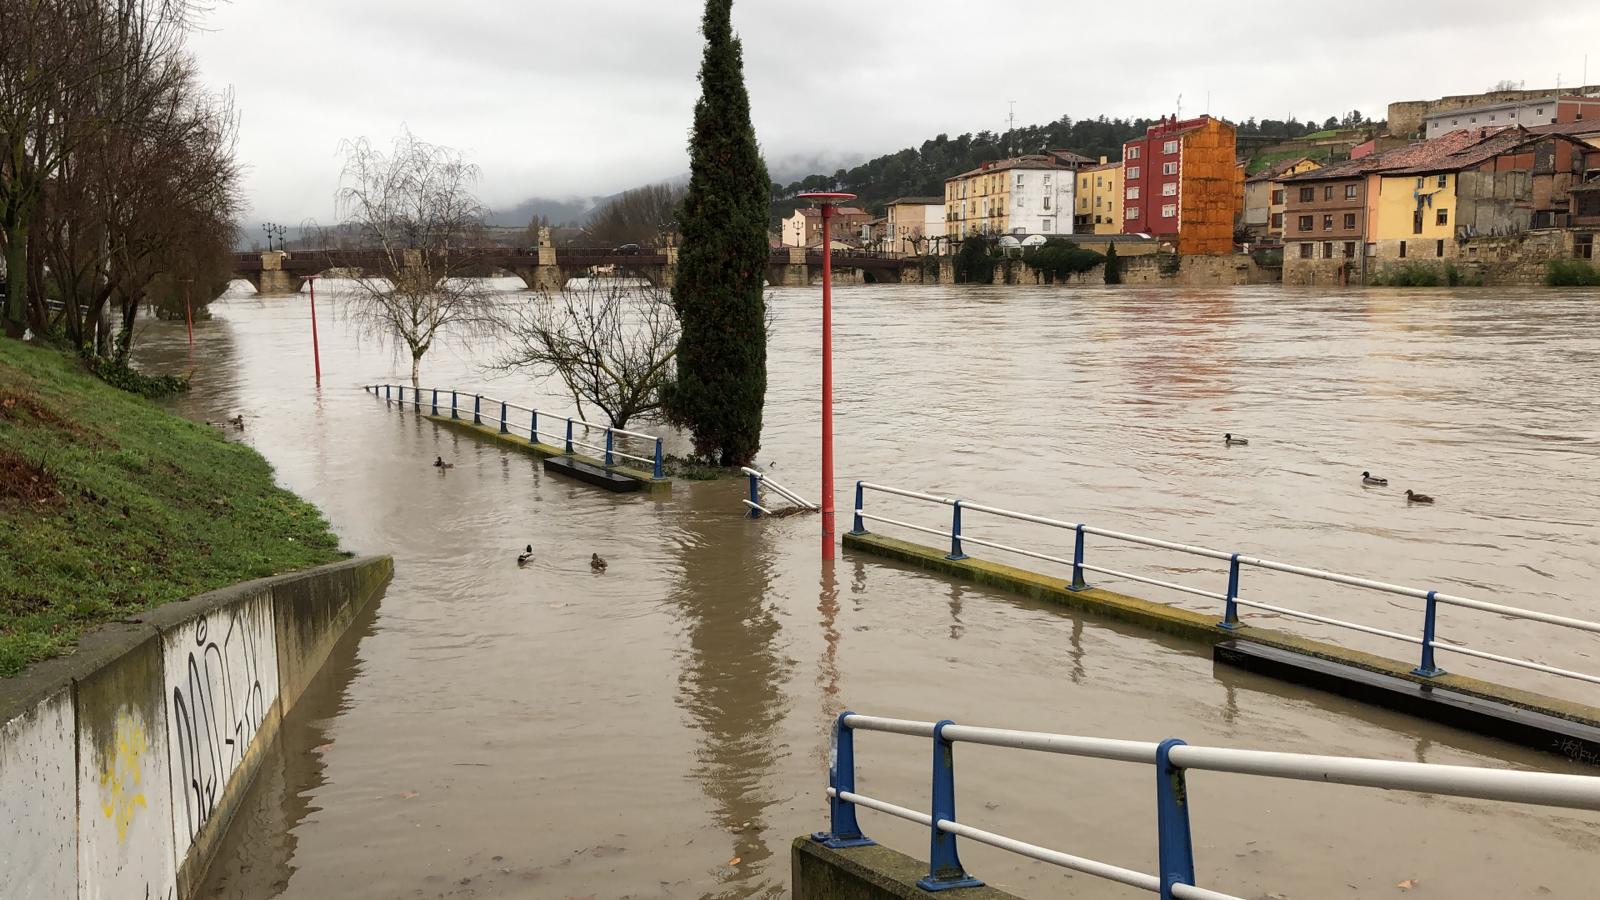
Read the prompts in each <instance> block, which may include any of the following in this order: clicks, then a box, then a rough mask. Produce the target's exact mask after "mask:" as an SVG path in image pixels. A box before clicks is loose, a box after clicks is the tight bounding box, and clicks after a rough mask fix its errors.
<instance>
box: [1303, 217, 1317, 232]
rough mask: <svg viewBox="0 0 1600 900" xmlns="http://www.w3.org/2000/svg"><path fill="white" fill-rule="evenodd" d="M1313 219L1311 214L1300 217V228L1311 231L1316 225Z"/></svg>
mask: <svg viewBox="0 0 1600 900" xmlns="http://www.w3.org/2000/svg"><path fill="white" fill-rule="evenodd" d="M1312 221H1313V220H1312V218H1311V217H1310V216H1301V217H1300V230H1301V231H1310V230H1311V229H1312V228H1313V227H1314V226H1313V225H1312Z"/></svg>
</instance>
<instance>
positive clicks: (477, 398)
mask: <svg viewBox="0 0 1600 900" xmlns="http://www.w3.org/2000/svg"><path fill="white" fill-rule="evenodd" d="M482 409H483V395H482V394H473V395H472V424H474V425H482V424H483V418H482V417H481V416H479V415H478V413H479V412H480V411H481V410H482Z"/></svg>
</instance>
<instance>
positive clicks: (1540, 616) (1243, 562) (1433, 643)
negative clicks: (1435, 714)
mask: <svg viewBox="0 0 1600 900" xmlns="http://www.w3.org/2000/svg"><path fill="white" fill-rule="evenodd" d="M867 491H877V492H879V493H884V494H890V495H893V496H897V497H907V498H910V499H913V500H921V501H924V502H927V503H936V504H939V505H941V506H948V507H950V508H951V510H952V512H951V525H950V529H949V530H948V531H944V530H940V529H937V528H929V527H926V526H923V525H917V524H915V523H911V522H906V521H902V520H898V519H891V518H887V517H884V516H878V515H874V514H871V513H868V512H866V511H865V510H864V507H865V505H866V492H867ZM970 512H978V513H985V514H988V515H993V516H998V517H1001V518H1006V519H1012V520H1015V521H1019V522H1028V523H1032V524H1036V525H1046V526H1049V527H1051V528H1059V529H1062V530H1065V531H1071V532H1073V534H1074V542H1073V554H1072V559H1071V560H1067V559H1065V558H1063V557H1059V556H1052V555H1050V554H1048V553H1041V552H1039V551H1036V550H1029V549H1027V548H1024V547H1017V546H1013V545H1010V544H1002V543H999V542H996V541H992V540H987V539H984V538H977V537H972V536H970V535H966V534H963V533H962V530H961V516H962V513H970ZM867 522H882V523H884V524H887V525H893V526H896V527H900V528H908V529H911V530H914V531H920V532H923V533H926V534H933V535H938V536H941V537H945V538H948V539H949V540H950V553H949V554H948V556H947V557H946V558H947V559H951V560H961V559H966V558H967V554H966V553H965V551H964V550H963V549H962V548H963V546H964V545H965V544H976V545H978V546H980V547H989V548H992V549H995V550H1001V551H1004V552H1007V553H1016V554H1019V555H1021V556H1027V557H1031V558H1033V559H1040V560H1044V561H1046V562H1053V563H1058V564H1060V565H1064V566H1071V567H1072V581H1071V583H1070V584H1068V585H1067V588H1068V590H1073V591H1081V590H1084V589H1086V588H1088V587H1089V583H1088V581H1086V580H1085V578H1084V573H1085V572H1097V573H1100V574H1103V575H1107V576H1110V577H1112V578H1121V579H1126V580H1128V581H1135V582H1139V583H1142V584H1149V585H1154V586H1156V587H1161V588H1167V589H1169V590H1174V591H1181V592H1183V593H1187V594H1194V595H1196V596H1199V597H1206V598H1208V599H1211V600H1218V601H1221V602H1222V603H1223V614H1222V620H1221V621H1220V622H1218V623H1217V627H1219V628H1222V629H1225V630H1228V631H1233V630H1237V629H1239V628H1242V627H1244V623H1243V622H1242V621H1241V620H1240V618H1239V608H1240V607H1247V608H1250V609H1258V610H1262V611H1264V612H1270V613H1273V614H1276V615H1281V616H1288V617H1290V618H1295V619H1303V620H1305V621H1308V622H1317V623H1319V624H1322V625H1329V626H1333V627H1335V628H1344V629H1347V630H1350V631H1357V632H1361V633H1363V634H1370V635H1374V636H1376V637H1382V638H1387V639H1389V640H1394V641H1402V642H1405V643H1409V644H1414V645H1416V646H1418V647H1420V648H1421V660H1420V662H1419V664H1418V665H1417V667H1416V668H1414V669H1412V670H1411V672H1412V674H1414V675H1418V676H1421V677H1424V678H1433V677H1436V676H1439V675H1443V674H1445V673H1444V670H1443V669H1441V668H1439V666H1438V665H1437V663H1436V662H1435V660H1434V651H1435V650H1448V651H1450V652H1453V653H1459V654H1461V655H1462V656H1470V657H1473V658H1475V659H1482V660H1487V661H1489V662H1496V663H1501V664H1503V665H1510V666H1517V667H1519V668H1523V669H1529V670H1532V671H1536V672H1543V673H1545V674H1548V675H1558V676H1561V677H1563V678H1570V679H1573V680H1576V681H1584V682H1588V683H1590V684H1600V675H1593V674H1589V673H1586V672H1575V671H1572V670H1570V669H1563V668H1560V667H1557V666H1552V665H1548V664H1546V663H1541V662H1535V661H1533V660H1528V659H1520V658H1517V657H1513V656H1505V655H1503V654H1498V653H1491V652H1488V651H1486V650H1479V649H1477V648H1474V647H1468V646H1466V645H1464V644H1460V643H1457V642H1455V641H1447V640H1443V639H1440V638H1439V637H1438V634H1437V624H1438V607H1439V605H1440V604H1445V605H1449V606H1455V607H1460V608H1462V609H1472V610H1478V611H1480V612H1489V613H1495V614H1497V615H1502V616H1507V617H1509V618H1514V619H1524V620H1527V621H1530V622H1540V623H1543V624H1546V625H1556V626H1560V627H1563V628H1571V629H1574V630H1578V631H1584V632H1588V633H1591V634H1600V622H1590V621H1586V620H1584V619H1576V618H1573V617H1571V616H1562V615H1556V614H1555V613H1547V612H1540V611H1538V610H1532V609H1522V608H1520V607H1515V606H1507V605H1505V604H1502V603H1490V602H1487V601H1484V600H1474V599H1472V598H1470V597H1459V596H1456V595H1453V594H1446V593H1443V592H1441V591H1430V590H1426V589H1423V588H1414V587H1406V586H1404V585H1398V584H1390V583H1388V582H1385V581H1378V580H1375V579H1372V578H1362V577H1359V576H1356V575H1345V574H1342V573H1339V572H1329V571H1326V570H1323V569H1313V568H1309V567H1307V566H1297V565H1291V564H1289V563H1285V562H1278V561H1276V560H1270V559H1263V558H1261V557H1256V556H1245V555H1243V554H1240V553H1228V552H1226V551H1223V550H1215V549H1212V548H1210V547H1201V546H1197V545H1194V544H1182V543H1178V542H1176V541H1168V540H1162V539H1160V538H1153V537H1148V536H1145V535H1138V534H1129V533H1127V532H1122V531H1112V530H1110V529H1106V528H1097V527H1095V526H1093V525H1086V524H1082V523H1076V524H1075V523H1072V522H1067V521H1064V520H1061V519H1052V518H1049V517H1048V516H1040V515H1035V514H1033V513H1025V512H1018V511H1016V510H1011V509H1003V508H1001V507H997V506H986V505H983V504H980V503H969V502H967V501H966V500H959V499H955V498H951V497H941V496H938V495H936V494H929V493H924V492H922V491H913V490H908V489H906V488H900V487H893V486H890V485H883V484H874V483H873V482H870V481H858V482H856V503H855V523H854V528H853V529H852V530H851V532H850V533H851V534H852V535H862V534H866V533H867V528H866V523H867ZM1089 535H1094V536H1097V537H1105V538H1110V539H1112V540H1116V541H1121V542H1123V543H1130V544H1138V545H1141V546H1145V547H1154V548H1157V549H1162V550H1175V551H1177V552H1180V553H1187V554H1190V555H1193V556H1201V557H1205V558H1207V559H1214V560H1219V561H1224V562H1226V563H1227V564H1228V585H1227V590H1226V592H1225V593H1218V592H1216V591H1212V590H1206V589H1204V588H1198V587H1194V586H1193V585H1186V584H1178V583H1176V582H1171V581H1163V580H1161V579H1156V578H1151V577H1149V576H1146V575H1138V574H1135V573H1132V572H1122V571H1118V570H1116V569H1108V568H1105V567H1102V566H1096V565H1092V564H1090V563H1087V562H1085V561H1084V549H1085V540H1084V539H1085V537H1086V536H1089ZM1246 566H1248V567H1252V568H1257V569H1265V570H1267V571H1272V572H1282V573H1285V574H1289V575H1298V576H1301V577H1305V578H1316V579H1319V580H1321V581H1328V582H1332V583H1334V584H1341V585H1346V586H1349V587H1359V588H1365V589H1368V590H1375V591H1383V592H1385V593H1389V594H1396V595H1399V596H1402V597H1412V598H1416V599H1420V600H1422V601H1424V604H1425V605H1424V610H1423V626H1422V635H1421V636H1420V637H1415V636H1412V635H1408V634H1401V633H1399V632H1395V631H1389V630H1387V629H1383V628H1376V627H1373V626H1371V625H1363V624H1361V623H1358V622H1348V621H1345V620H1343V619H1335V618H1331V617H1329V616H1321V615H1317V614H1315V613H1309V612H1305V611H1302V610H1296V609H1290V608H1288V607H1284V606H1281V605H1278V604H1272V603H1263V602H1260V601H1257V600H1247V599H1244V598H1242V597H1240V596H1239V575H1240V570H1241V569H1243V568H1244V567H1246Z"/></svg>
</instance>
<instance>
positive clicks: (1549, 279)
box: [1544, 259, 1600, 287]
mask: <svg viewBox="0 0 1600 900" xmlns="http://www.w3.org/2000/svg"><path fill="white" fill-rule="evenodd" d="M1544 283H1545V284H1547V285H1549V286H1550V287H1593V286H1595V285H1600V268H1597V267H1596V266H1593V265H1591V264H1589V263H1587V262H1584V261H1583V260H1581V259H1552V260H1550V262H1549V263H1547V264H1546V265H1545V274H1544Z"/></svg>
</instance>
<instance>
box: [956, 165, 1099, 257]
mask: <svg viewBox="0 0 1600 900" xmlns="http://www.w3.org/2000/svg"><path fill="white" fill-rule="evenodd" d="M1076 185H1077V181H1076V178H1075V173H1074V172H1073V170H1072V168H1071V163H1070V162H1063V161H1062V160H1061V159H1060V158H1058V157H1057V156H1055V155H1052V154H1037V155H1030V156H1019V157H1016V158H1014V159H1000V160H995V161H994V162H987V163H984V164H983V165H981V166H979V167H978V168H976V169H973V170H972V171H970V172H963V173H961V174H960V175H957V176H955V177H953V178H948V179H945V183H944V208H945V237H946V238H947V239H948V240H950V241H960V240H962V239H964V238H966V237H967V236H969V235H973V234H996V235H1002V234H1071V233H1072V219H1071V218H1070V216H1071V214H1072V210H1073V209H1074V205H1073V189H1074V188H1075V187H1076Z"/></svg>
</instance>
